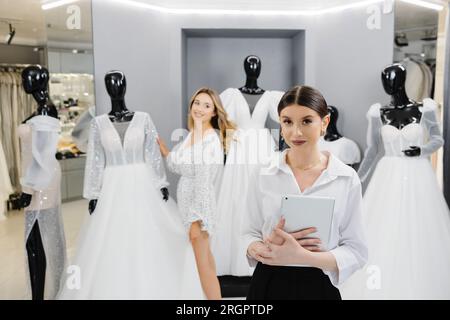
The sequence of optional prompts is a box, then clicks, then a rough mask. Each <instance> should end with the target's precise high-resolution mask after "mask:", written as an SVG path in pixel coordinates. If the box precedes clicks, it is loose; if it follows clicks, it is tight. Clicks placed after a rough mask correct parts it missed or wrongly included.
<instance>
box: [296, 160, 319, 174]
mask: <svg viewBox="0 0 450 320" xmlns="http://www.w3.org/2000/svg"><path fill="white" fill-rule="evenodd" d="M321 162H322V157H320V158H319V161H317V162H316V163H313V164H312V165H309V166H306V167H304V168H298V167H294V168H295V169H297V170H300V171H308V170H310V169H312V168H314V167H315V166H317V165H318V164H320V163H321Z"/></svg>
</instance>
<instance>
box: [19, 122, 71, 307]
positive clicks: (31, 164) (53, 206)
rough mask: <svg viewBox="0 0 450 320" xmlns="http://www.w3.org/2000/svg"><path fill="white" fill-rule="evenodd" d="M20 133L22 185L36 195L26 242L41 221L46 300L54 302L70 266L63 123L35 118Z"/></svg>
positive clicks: (28, 210) (29, 209)
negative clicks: (59, 149) (64, 209)
mask: <svg viewBox="0 0 450 320" xmlns="http://www.w3.org/2000/svg"><path fill="white" fill-rule="evenodd" d="M17 131H18V134H19V137H20V146H21V153H22V177H21V179H20V183H21V185H22V191H23V192H25V193H28V194H31V196H32V198H31V203H30V205H29V206H28V207H26V208H25V209H24V210H25V243H26V242H27V239H28V237H29V235H30V233H31V230H32V228H33V226H34V224H35V223H36V222H38V223H39V229H40V234H41V238H42V243H43V246H44V251H45V256H46V263H47V268H46V274H45V289H44V292H45V299H54V298H55V296H56V294H57V292H58V289H59V287H60V281H61V278H62V275H63V272H64V268H65V263H66V242H65V236H64V226H63V220H62V215H61V191H60V190H61V168H60V166H59V162H58V160H56V157H55V154H56V150H57V145H58V139H59V131H60V124H59V120H58V119H55V118H52V117H49V116H34V117H33V118H31V119H30V120H28V121H27V122H26V123H24V124H21V125H20V126H19V127H18V129H17ZM26 265H27V266H28V263H27V264H26ZM27 274H29V271H27ZM27 279H28V277H27ZM30 292H31V291H30Z"/></svg>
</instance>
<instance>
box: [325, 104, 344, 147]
mask: <svg viewBox="0 0 450 320" xmlns="http://www.w3.org/2000/svg"><path fill="white" fill-rule="evenodd" d="M328 113H329V114H330V123H329V124H328V127H327V132H326V134H325V136H324V137H323V138H324V139H325V140H326V141H336V140H338V139H340V138H342V135H341V134H340V133H339V131H338V129H337V125H336V123H337V120H338V118H339V111H338V109H337V108H336V107H334V106H328Z"/></svg>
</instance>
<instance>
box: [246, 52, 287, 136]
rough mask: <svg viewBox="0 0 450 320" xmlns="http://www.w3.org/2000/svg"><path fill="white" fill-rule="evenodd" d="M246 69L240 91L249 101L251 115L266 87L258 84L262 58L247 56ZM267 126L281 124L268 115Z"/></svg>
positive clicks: (271, 127)
mask: <svg viewBox="0 0 450 320" xmlns="http://www.w3.org/2000/svg"><path fill="white" fill-rule="evenodd" d="M244 70H245V74H246V76H247V78H246V81H245V85H244V86H243V87H240V88H239V91H241V93H242V96H243V97H244V98H245V100H246V101H247V104H248V106H249V108H250V115H253V111H254V110H255V107H256V104H257V103H258V101H259V99H260V98H261V95H262V94H263V93H264V92H265V90H264V89H262V88H260V87H259V86H258V78H259V75H260V74H261V59H260V58H259V57H257V56H255V55H250V56H247V57H246V58H245V59H244ZM265 126H266V128H269V129H276V128H279V124H278V123H276V122H275V121H273V120H272V119H271V118H270V117H267V119H266V125H265ZM279 141H281V140H279Z"/></svg>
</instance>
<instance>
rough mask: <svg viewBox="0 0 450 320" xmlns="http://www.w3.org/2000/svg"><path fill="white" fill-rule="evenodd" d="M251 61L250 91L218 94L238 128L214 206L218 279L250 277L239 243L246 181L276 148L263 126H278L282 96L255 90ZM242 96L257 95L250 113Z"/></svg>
mask: <svg viewBox="0 0 450 320" xmlns="http://www.w3.org/2000/svg"><path fill="white" fill-rule="evenodd" d="M252 57H254V56H250V57H247V58H246V60H245V61H244V67H245V68H246V73H247V84H246V86H245V88H249V89H253V90H246V89H243V88H241V89H242V92H241V90H239V89H236V88H229V89H226V90H225V91H224V92H222V93H221V94H220V99H221V100H222V104H223V106H224V108H225V110H226V111H227V113H228V117H229V119H230V120H232V121H233V122H234V123H235V124H236V125H237V128H238V130H237V131H236V133H235V136H234V138H233V140H232V142H231V144H230V150H229V151H228V154H227V160H226V164H225V168H224V170H223V173H222V178H221V183H220V187H219V193H218V194H219V195H220V196H219V197H218V204H217V208H218V224H219V225H220V229H218V230H217V234H216V235H215V237H214V238H213V239H212V252H213V254H214V258H215V260H216V267H217V275H219V276H221V275H233V276H250V275H252V273H253V268H251V267H250V266H249V265H248V262H247V258H246V254H245V252H246V250H247V248H245V244H244V243H243V242H242V222H243V217H244V216H245V215H246V212H245V202H246V201H247V197H246V194H247V189H248V179H249V176H250V172H251V170H252V169H253V168H254V167H256V166H257V165H260V164H264V163H267V162H268V161H270V159H271V156H272V155H273V154H274V153H275V151H276V148H277V147H276V143H275V141H274V139H273V137H272V135H271V134H270V132H269V130H268V129H267V128H265V123H266V119H267V117H268V116H270V117H271V118H272V119H273V120H274V121H276V122H278V112H277V107H278V102H279V101H280V99H281V97H282V96H283V92H281V91H264V90H259V91H258V90H257V89H258V86H257V84H256V78H257V77H258V76H259V72H260V68H261V65H260V61H259V58H258V60H257V59H254V58H252ZM249 58H250V59H249ZM252 80H253V81H254V82H253V83H252ZM243 92H245V93H251V92H255V93H257V94H259V95H260V98H259V100H258V102H257V103H256V105H255V108H254V110H253V112H251V110H250V107H249V105H248V103H247V101H246V99H245V98H244V95H243Z"/></svg>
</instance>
